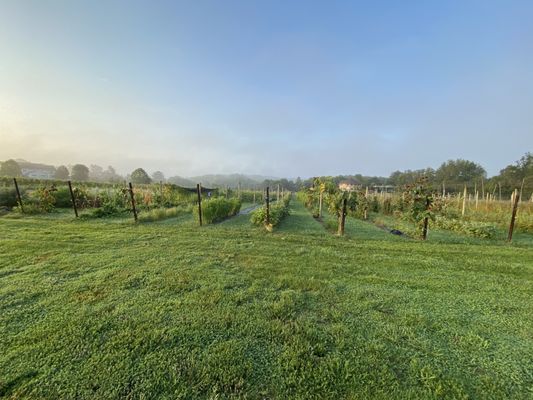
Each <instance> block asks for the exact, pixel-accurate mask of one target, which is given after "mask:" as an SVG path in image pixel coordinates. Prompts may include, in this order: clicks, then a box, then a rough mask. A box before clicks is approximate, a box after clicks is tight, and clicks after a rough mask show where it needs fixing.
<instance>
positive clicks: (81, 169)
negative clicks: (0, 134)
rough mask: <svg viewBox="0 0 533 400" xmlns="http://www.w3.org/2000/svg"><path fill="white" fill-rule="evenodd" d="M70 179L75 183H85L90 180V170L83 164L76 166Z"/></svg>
mask: <svg viewBox="0 0 533 400" xmlns="http://www.w3.org/2000/svg"><path fill="white" fill-rule="evenodd" d="M70 177H71V179H72V180H73V181H78V182H83V181H88V180H89V168H87V166H85V165H83V164H76V165H74V166H73V167H72V170H71V173H70Z"/></svg>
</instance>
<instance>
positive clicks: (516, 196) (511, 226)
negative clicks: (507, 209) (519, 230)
mask: <svg viewBox="0 0 533 400" xmlns="http://www.w3.org/2000/svg"><path fill="white" fill-rule="evenodd" d="M513 193H514V199H513V200H514V201H513V211H512V214H511V223H510V224H509V235H507V241H508V242H510V241H511V240H513V231H514V222H515V219H516V211H517V210H518V201H519V200H520V194H519V193H518V190H517V189H515V190H514V192H513Z"/></svg>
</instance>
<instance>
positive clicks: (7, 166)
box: [0, 160, 22, 177]
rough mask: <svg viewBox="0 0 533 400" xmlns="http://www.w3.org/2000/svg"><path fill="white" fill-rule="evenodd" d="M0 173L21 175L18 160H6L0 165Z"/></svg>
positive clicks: (13, 175)
mask: <svg viewBox="0 0 533 400" xmlns="http://www.w3.org/2000/svg"><path fill="white" fill-rule="evenodd" d="M0 175H2V176H9V177H17V176H22V170H21V169H20V165H19V163H18V162H16V161H15V160H7V161H4V162H3V163H2V165H1V166H0Z"/></svg>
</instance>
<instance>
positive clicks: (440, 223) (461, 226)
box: [433, 215, 497, 239]
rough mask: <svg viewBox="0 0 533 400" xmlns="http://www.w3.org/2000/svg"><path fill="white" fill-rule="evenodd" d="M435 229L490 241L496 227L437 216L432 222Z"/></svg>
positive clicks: (494, 234)
mask: <svg viewBox="0 0 533 400" xmlns="http://www.w3.org/2000/svg"><path fill="white" fill-rule="evenodd" d="M433 223H434V225H435V226H436V227H438V228H441V229H446V230H450V231H455V232H459V233H462V234H465V235H467V236H473V237H480V238H486V239H491V238H493V237H494V236H496V232H497V230H496V226H495V225H494V224H490V223H485V222H476V221H465V220H460V219H450V218H446V217H443V216H440V215H437V216H436V217H435V219H434V220H433Z"/></svg>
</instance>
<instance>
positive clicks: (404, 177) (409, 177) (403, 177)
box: [387, 168, 435, 186]
mask: <svg viewBox="0 0 533 400" xmlns="http://www.w3.org/2000/svg"><path fill="white" fill-rule="evenodd" d="M421 178H424V179H425V180H426V181H427V182H432V181H433V180H434V179H435V170H434V169H433V168H426V169H417V170H410V169H408V170H407V171H403V172H402V171H394V172H393V173H392V174H391V175H390V176H389V178H388V179H387V183H388V184H389V185H394V186H404V185H411V184H413V183H415V182H416V181H418V180H419V179H421Z"/></svg>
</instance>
